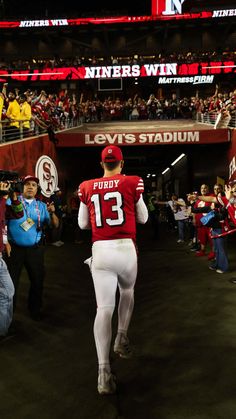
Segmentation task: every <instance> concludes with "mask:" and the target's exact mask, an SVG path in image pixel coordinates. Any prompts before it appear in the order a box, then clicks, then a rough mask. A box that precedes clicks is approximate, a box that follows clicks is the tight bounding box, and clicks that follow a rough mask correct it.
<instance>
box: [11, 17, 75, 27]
mask: <svg viewBox="0 0 236 419" xmlns="http://www.w3.org/2000/svg"><path fill="white" fill-rule="evenodd" d="M66 25H69V23H68V20H67V19H50V20H49V19H47V20H21V21H20V25H19V27H20V28H32V27H35V28H39V27H42V26H66Z"/></svg>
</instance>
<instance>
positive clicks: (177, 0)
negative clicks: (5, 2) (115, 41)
mask: <svg viewBox="0 0 236 419" xmlns="http://www.w3.org/2000/svg"><path fill="white" fill-rule="evenodd" d="M182 4H183V0H159V1H158V0H153V3H152V5H153V8H152V15H150V16H112V17H102V18H96V17H88V18H78V19H62V18H60V19H43V20H22V21H1V22H0V29H5V28H12V29H14V28H24V29H26V28H31V29H33V28H35V27H37V28H45V27H47V28H48V27H52V26H54V27H55V26H57V27H60V26H80V25H83V26H84V25H109V24H112V25H114V24H116V23H129V24H131V23H142V22H154V21H157V20H186V19H210V18H220V17H224V18H225V17H228V18H230V17H233V16H236V9H226V10H213V11H204V10H202V11H201V12H194V13H181V12H182ZM160 5H162V7H160Z"/></svg>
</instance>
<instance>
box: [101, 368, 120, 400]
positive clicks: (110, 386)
mask: <svg viewBox="0 0 236 419" xmlns="http://www.w3.org/2000/svg"><path fill="white" fill-rule="evenodd" d="M115 392H116V383H115V376H114V375H113V374H111V373H108V372H107V371H105V370H101V371H99V374H98V393H99V394H102V395H103V394H104V395H105V394H114V393H115Z"/></svg>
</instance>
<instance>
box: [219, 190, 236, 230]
mask: <svg viewBox="0 0 236 419" xmlns="http://www.w3.org/2000/svg"><path fill="white" fill-rule="evenodd" d="M217 201H218V202H219V203H220V204H221V205H222V206H223V207H225V208H227V211H228V214H229V218H230V220H231V221H232V222H233V223H234V224H235V225H236V206H235V204H231V203H230V201H229V200H228V199H227V198H226V196H220V195H219V196H218V197H217Z"/></svg>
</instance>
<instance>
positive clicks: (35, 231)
mask: <svg viewBox="0 0 236 419" xmlns="http://www.w3.org/2000/svg"><path fill="white" fill-rule="evenodd" d="M38 190H39V179H38V178H37V177H35V176H31V175H28V176H25V178H24V179H23V193H22V194H21V195H20V196H19V200H20V201H21V202H22V205H23V212H24V213H23V217H22V218H21V219H17V220H9V222H8V237H9V242H10V244H11V254H10V257H9V258H8V260H7V265H8V269H9V272H10V275H11V278H12V280H13V283H14V286H15V296H14V308H15V306H16V294H17V289H18V284H19V279H20V274H21V271H22V268H23V266H25V268H26V271H27V273H28V277H29V280H30V289H29V295H28V309H29V312H30V316H31V318H32V319H33V320H40V319H41V306H42V294H43V282H44V276H45V269H44V231H43V230H44V228H45V227H46V226H49V225H50V224H51V225H52V226H54V227H57V226H58V218H57V216H56V214H55V206H54V204H53V203H51V204H48V205H46V204H45V203H44V202H42V201H40V200H38V199H36V195H37V194H38Z"/></svg>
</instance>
